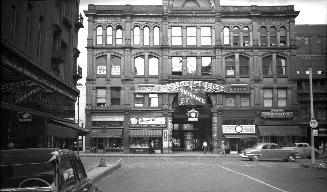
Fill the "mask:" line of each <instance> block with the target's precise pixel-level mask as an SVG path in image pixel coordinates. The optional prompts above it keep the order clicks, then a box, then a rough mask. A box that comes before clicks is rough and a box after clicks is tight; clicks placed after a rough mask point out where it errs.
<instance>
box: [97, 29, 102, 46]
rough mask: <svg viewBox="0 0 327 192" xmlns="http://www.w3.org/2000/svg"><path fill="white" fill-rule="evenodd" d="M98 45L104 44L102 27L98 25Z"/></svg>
mask: <svg viewBox="0 0 327 192" xmlns="http://www.w3.org/2000/svg"><path fill="white" fill-rule="evenodd" d="M96 42H97V45H102V27H97V41H96Z"/></svg>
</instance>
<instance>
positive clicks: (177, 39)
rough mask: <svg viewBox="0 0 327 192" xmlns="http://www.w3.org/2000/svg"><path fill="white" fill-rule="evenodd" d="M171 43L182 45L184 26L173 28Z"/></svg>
mask: <svg viewBox="0 0 327 192" xmlns="http://www.w3.org/2000/svg"><path fill="white" fill-rule="evenodd" d="M171 44H172V45H182V27H172V28H171Z"/></svg>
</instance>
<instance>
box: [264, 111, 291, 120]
mask: <svg viewBox="0 0 327 192" xmlns="http://www.w3.org/2000/svg"><path fill="white" fill-rule="evenodd" d="M261 117H262V118H266V119H290V118H292V117H293V112H285V111H284V110H283V109H272V110H270V111H265V112H261Z"/></svg>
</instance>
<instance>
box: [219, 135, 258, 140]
mask: <svg viewBox="0 0 327 192" xmlns="http://www.w3.org/2000/svg"><path fill="white" fill-rule="evenodd" d="M224 137H225V138H229V139H233V138H254V137H258V136H257V135H245V134H242V135H237V134H233V135H224Z"/></svg>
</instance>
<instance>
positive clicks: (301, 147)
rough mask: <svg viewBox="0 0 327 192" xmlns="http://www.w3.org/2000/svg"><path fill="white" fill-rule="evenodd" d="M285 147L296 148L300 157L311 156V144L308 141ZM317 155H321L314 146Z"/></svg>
mask: <svg viewBox="0 0 327 192" xmlns="http://www.w3.org/2000/svg"><path fill="white" fill-rule="evenodd" d="M285 149H290V150H295V151H296V152H298V153H299V156H300V157H308V158H311V146H310V145H309V144H308V143H294V145H293V146H292V147H285ZM314 153H315V157H318V156H319V150H318V149H316V148H314Z"/></svg>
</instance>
